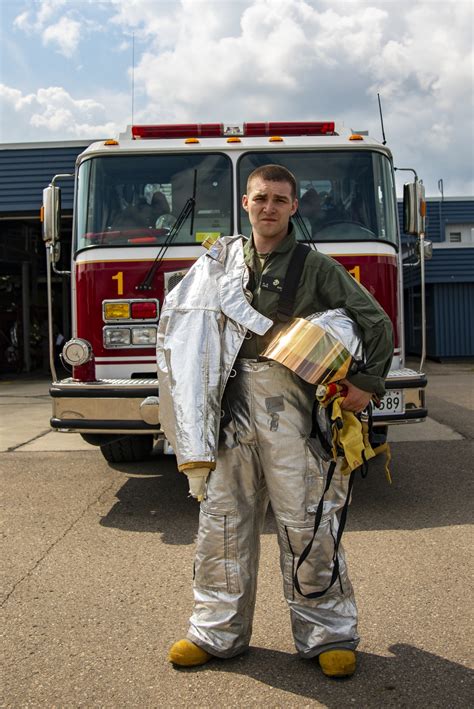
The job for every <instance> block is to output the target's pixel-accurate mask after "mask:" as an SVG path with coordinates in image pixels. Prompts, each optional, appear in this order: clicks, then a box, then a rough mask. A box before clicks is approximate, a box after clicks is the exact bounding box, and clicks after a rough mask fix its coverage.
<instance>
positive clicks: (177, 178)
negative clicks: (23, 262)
mask: <svg viewBox="0 0 474 709" xmlns="http://www.w3.org/2000/svg"><path fill="white" fill-rule="evenodd" d="M196 171H197V173H196ZM195 173H196V205H195V209H194V215H190V216H189V217H188V219H187V220H186V222H185V223H184V224H183V225H182V227H181V229H180V230H179V233H178V234H177V235H176V238H175V240H174V243H177V244H196V243H200V242H202V241H204V240H205V239H206V238H207V237H208V236H209V235H210V234H212V235H217V236H222V235H224V234H231V233H232V165H231V161H230V159H229V158H228V157H227V156H226V155H222V154H220V153H219V154H218V153H213V154H210V153H206V154H203V153H196V154H194V155H180V154H174V155H172V154H161V155H130V154H129V155H120V156H115V155H111V156H110V157H95V158H91V159H89V160H85V161H84V162H83V163H82V165H81V166H80V168H79V176H78V192H77V211H76V215H77V218H76V241H75V245H76V250H78V249H83V248H85V247H90V246H104V245H105V246H117V245H121V246H122V245H129V246H137V245H145V246H146V245H150V244H155V243H156V244H160V243H163V242H164V241H165V239H166V236H167V235H168V233H169V231H170V229H171V227H172V226H173V224H174V223H175V221H176V218H177V217H178V215H179V213H180V211H181V210H182V208H183V206H184V204H185V203H186V201H187V200H188V199H189V198H190V197H192V196H193V184H194V175H195Z"/></svg>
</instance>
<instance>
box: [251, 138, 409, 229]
mask: <svg viewBox="0 0 474 709" xmlns="http://www.w3.org/2000/svg"><path fill="white" fill-rule="evenodd" d="M268 163H276V164H279V165H283V166H284V167H286V168H288V170H290V171H291V172H292V173H293V174H294V175H295V177H296V180H297V188H298V194H297V197H298V201H299V212H300V214H301V216H302V218H303V220H304V223H305V226H306V228H307V229H308V231H309V233H310V234H311V236H312V238H313V239H314V240H315V241H316V242H317V241H341V240H342V241H367V240H373V239H383V240H386V241H390V242H392V243H397V238H398V237H397V222H396V215H395V210H394V204H395V200H394V194H395V192H394V183H393V178H392V169H391V165H390V163H389V161H388V159H387V158H386V157H385V156H384V155H382V154H379V153H375V152H369V151H363V150H357V151H355V150H339V151H335V150H332V151H331V152H328V151H324V150H311V151H309V150H305V151H298V152H296V151H295V152H290V151H288V152H286V151H285V152H282V151H279V152H278V153H277V152H274V153H272V152H268V151H266V152H258V153H257V152H255V153H246V154H245V155H243V156H242V158H241V159H240V161H239V170H238V175H239V188H240V191H241V192H244V191H245V185H246V182H247V177H248V175H249V174H250V173H251V172H252V171H253V170H255V169H256V168H257V167H260V166H261V165H265V164H268ZM249 229H250V225H249V222H248V217H247V214H246V212H245V211H244V210H243V209H241V211H240V230H241V231H242V232H243V233H244V234H245V233H249ZM296 229H297V237H298V238H299V239H304V238H305V236H304V234H302V233H301V232H300V230H299V228H298V227H296Z"/></svg>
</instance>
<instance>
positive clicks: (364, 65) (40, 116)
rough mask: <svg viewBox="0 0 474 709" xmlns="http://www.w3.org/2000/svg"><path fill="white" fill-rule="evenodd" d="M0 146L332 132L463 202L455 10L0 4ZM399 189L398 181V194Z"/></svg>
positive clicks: (473, 184)
mask: <svg viewBox="0 0 474 709" xmlns="http://www.w3.org/2000/svg"><path fill="white" fill-rule="evenodd" d="M0 11H1V35H0V43H1V50H0V51H1V65H0V118H1V124H0V142H2V143H12V142H14V143H17V142H31V141H35V142H36V141H58V140H81V139H86V138H87V139H89V138H102V137H109V136H113V135H116V134H117V133H118V132H120V131H123V130H124V128H125V127H126V125H127V124H128V123H130V121H131V104H132V101H131V83H132V71H131V69H132V35H134V37H135V40H134V42H135V71H134V85H135V91H134V112H135V115H134V119H135V122H137V123H139V122H140V123H147V122H148V123H152V122H153V123H156V122H183V121H197V122H199V121H218V122H220V121H229V122H233V121H239V122H241V121H244V120H247V121H251V120H311V119H319V120H323V119H335V120H336V121H338V122H341V121H342V122H344V125H345V128H346V129H347V130H349V129H350V128H355V129H358V130H361V129H369V131H370V133H371V134H372V135H373V136H374V137H377V138H379V137H380V136H381V132H380V124H379V117H378V106H377V92H380V94H381V96H382V101H383V108H384V118H385V129H386V134H387V139H388V143H389V145H390V147H391V148H392V151H393V153H394V156H395V164H397V165H399V166H401V167H415V168H416V170H417V172H418V173H419V175H420V176H421V177H422V178H423V179H424V181H425V184H426V186H427V191H428V194H432V195H437V194H439V193H438V187H437V185H438V180H439V179H440V178H443V181H444V191H445V194H446V195H447V196H449V195H451V196H454V195H462V194H464V195H466V194H467V195H474V180H473V167H472V166H473V162H474V156H473V148H472V146H473V144H474V135H473V125H474V114H473V63H474V62H473V30H472V27H473V3H472V2H471V1H470V0H466V1H464V0H444V1H438V0H375V1H374V2H370V0H219V1H216V0H173V1H169V0H95V1H92V0H0ZM402 181H403V178H402V177H401V178H400V182H402Z"/></svg>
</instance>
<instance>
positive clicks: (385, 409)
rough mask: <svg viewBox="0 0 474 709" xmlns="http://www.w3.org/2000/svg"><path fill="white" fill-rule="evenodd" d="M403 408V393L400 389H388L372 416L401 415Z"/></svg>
mask: <svg viewBox="0 0 474 709" xmlns="http://www.w3.org/2000/svg"><path fill="white" fill-rule="evenodd" d="M404 411H405V407H404V406H403V392H402V390H401V389H390V390H389V391H387V393H386V394H385V396H384V397H383V399H381V401H380V406H379V407H378V408H375V406H374V414H373V415H374V416H382V415H386V414H403V413H404Z"/></svg>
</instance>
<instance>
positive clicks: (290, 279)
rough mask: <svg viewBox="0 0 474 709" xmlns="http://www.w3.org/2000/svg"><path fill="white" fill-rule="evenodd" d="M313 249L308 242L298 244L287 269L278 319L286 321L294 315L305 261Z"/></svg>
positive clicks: (279, 303)
mask: <svg viewBox="0 0 474 709" xmlns="http://www.w3.org/2000/svg"><path fill="white" fill-rule="evenodd" d="M310 251H311V249H310V248H309V246H306V244H300V243H298V244H296V246H295V248H294V250H293V253H292V255H291V259H290V263H289V264H288V269H287V271H286V276H285V282H284V284H283V289H282V292H281V294H280V300H279V302H278V309H277V319H278V320H280V322H286V321H287V320H289V319H290V318H292V317H293V312H294V309H295V299H296V291H297V290H298V285H299V282H300V278H301V274H302V273H303V268H304V263H305V261H306V257H307V256H308V254H309V252H310Z"/></svg>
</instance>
